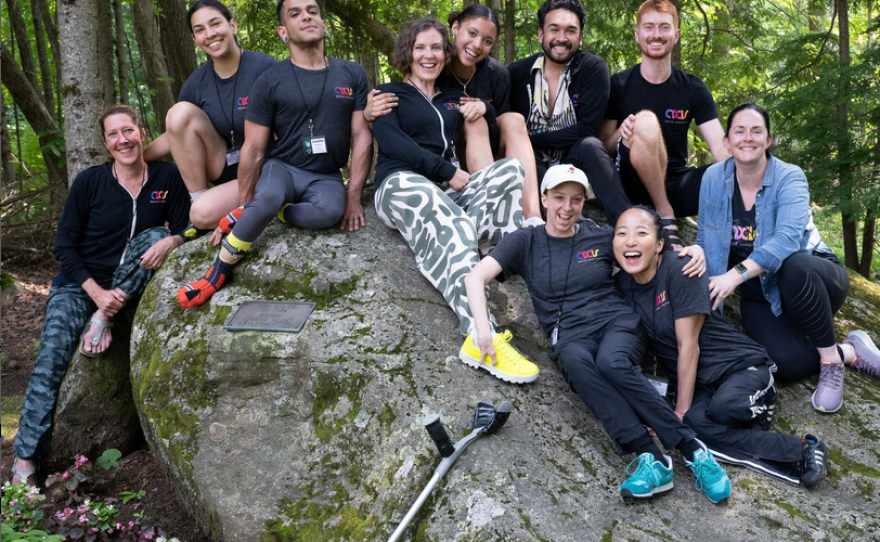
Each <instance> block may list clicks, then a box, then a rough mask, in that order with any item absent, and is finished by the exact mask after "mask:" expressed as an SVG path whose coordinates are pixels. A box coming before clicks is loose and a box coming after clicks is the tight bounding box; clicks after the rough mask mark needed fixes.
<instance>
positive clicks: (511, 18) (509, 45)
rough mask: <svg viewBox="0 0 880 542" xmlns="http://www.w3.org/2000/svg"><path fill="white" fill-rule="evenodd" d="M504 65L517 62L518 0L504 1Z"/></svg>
mask: <svg viewBox="0 0 880 542" xmlns="http://www.w3.org/2000/svg"><path fill="white" fill-rule="evenodd" d="M502 24H503V25H504V63H505V64H510V63H511V62H513V61H514V60H516V0H504V21H503V22H502Z"/></svg>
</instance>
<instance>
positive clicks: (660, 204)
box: [623, 110, 675, 218]
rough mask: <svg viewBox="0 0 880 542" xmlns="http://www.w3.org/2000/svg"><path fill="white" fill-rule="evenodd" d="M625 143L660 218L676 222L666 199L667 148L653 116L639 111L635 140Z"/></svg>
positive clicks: (631, 139)
mask: <svg viewBox="0 0 880 542" xmlns="http://www.w3.org/2000/svg"><path fill="white" fill-rule="evenodd" d="M623 143H624V145H626V146H627V147H628V148H629V150H630V152H629V155H630V161H631V162H632V165H633V169H635V170H636V172H637V173H638V174H639V178H640V179H641V180H642V184H644V185H645V189H646V190H647V191H648V195H650V196H651V201H653V202H654V208H655V209H657V213H658V214H659V215H660V218H675V213H674V212H673V210H672V205H670V203H669V199H668V198H667V197H666V162H667V155H666V145H665V144H664V143H663V133H662V132H661V131H660V123H659V122H658V121H657V117H656V116H655V115H654V113H652V112H650V111H647V110H646V111H639V113H638V114H637V115H636V124H635V127H634V129H633V136H632V138H630V139H629V140H624V141H623Z"/></svg>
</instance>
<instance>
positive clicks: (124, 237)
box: [53, 162, 189, 288]
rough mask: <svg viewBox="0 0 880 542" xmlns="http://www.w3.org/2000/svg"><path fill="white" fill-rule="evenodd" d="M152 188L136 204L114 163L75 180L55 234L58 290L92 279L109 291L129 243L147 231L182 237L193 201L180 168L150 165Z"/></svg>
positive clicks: (148, 186) (145, 188)
mask: <svg viewBox="0 0 880 542" xmlns="http://www.w3.org/2000/svg"><path fill="white" fill-rule="evenodd" d="M147 166H148V171H149V173H148V176H147V182H146V183H145V184H144V186H143V187H142V188H141V191H140V193H139V194H138V196H137V198H132V196H131V195H130V194H129V193H128V191H127V190H126V189H125V188H123V187H122V185H120V184H119V181H117V180H116V179H115V178H114V177H113V172H112V170H111V167H112V162H107V163H105V164H101V165H100V166H94V167H90V168H88V169H86V170H84V171H82V172H81V173H80V174H79V175H77V176H76V179H75V180H74V181H73V185H72V186H71V187H70V193H69V194H68V196H67V201H65V203H64V212H63V213H62V214H61V220H60V221H59V222H58V231H57V233H56V234H55V249H54V250H53V252H54V254H55V258H56V259H57V260H58V261H59V262H61V271H60V272H59V274H58V276H57V277H56V278H55V280H54V281H53V284H61V283H65V282H74V283H76V284H80V285H81V284H83V283H84V282H86V281H87V280H88V279H90V278H92V279H94V280H95V282H97V283H98V284H100V285H101V286H102V287H105V288H106V287H107V286H109V284H110V282H111V281H112V279H113V272H114V271H115V270H116V268H117V267H119V264H120V263H122V259H123V257H124V256H125V252H126V249H127V248H128V244H129V242H130V241H131V240H132V239H134V238H135V237H136V236H137V235H138V234H139V233H141V232H142V231H144V230H147V229H150V228H154V227H157V226H165V225H166V222H167V223H168V228H169V230H170V231H171V234H172V235H180V236H181V237H182V236H183V232H184V230H185V229H186V225H187V219H188V217H189V195H188V194H187V192H186V187H185V186H184V184H183V179H182V178H181V177H180V173H179V172H178V171H177V166H176V165H174V164H172V163H170V162H152V163H148V164H147Z"/></svg>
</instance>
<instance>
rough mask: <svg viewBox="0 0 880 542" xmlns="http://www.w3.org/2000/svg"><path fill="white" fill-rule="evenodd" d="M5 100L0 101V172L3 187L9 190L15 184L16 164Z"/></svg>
mask: <svg viewBox="0 0 880 542" xmlns="http://www.w3.org/2000/svg"><path fill="white" fill-rule="evenodd" d="M4 102H5V100H3V101H0V174H2V175H3V187H4V188H5V189H6V190H7V191H8V190H9V189H10V188H11V187H13V186H15V166H14V165H13V164H12V145H10V144H9V129H8V128H7V127H6V104H5V103H4ZM3 195H4V196H5V195H6V194H5V193H4V194H3Z"/></svg>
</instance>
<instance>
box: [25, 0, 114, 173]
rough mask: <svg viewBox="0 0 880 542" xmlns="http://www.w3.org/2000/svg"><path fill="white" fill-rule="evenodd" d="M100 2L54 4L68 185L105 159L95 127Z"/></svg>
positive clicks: (100, 102)
mask: <svg viewBox="0 0 880 542" xmlns="http://www.w3.org/2000/svg"><path fill="white" fill-rule="evenodd" d="M100 1H102V0H59V1H58V12H57V13H58V34H59V38H60V40H61V41H62V42H64V49H62V51H61V68H62V70H63V74H64V78H63V80H62V88H63V89H64V113H65V115H64V124H65V137H66V140H67V173H68V175H67V178H68V182H69V183H72V182H73V179H74V177H75V176H76V174H77V173H79V172H80V171H82V170H83V169H85V168H87V167H89V166H92V165H95V164H96V163H97V162H99V161H100V160H101V158H102V157H103V156H105V153H104V146H103V145H102V144H101V131H100V130H99V129H98V127H97V124H96V123H97V121H98V117H99V116H100V115H101V111H102V110H103V109H104V86H103V82H102V81H101V80H100V74H101V67H100V54H101V53H102V51H99V49H98V44H99V43H100V38H99V37H98V34H99V33H100V32H101V31H102V30H103V29H101V28H99V27H98V25H96V24H94V21H97V20H99V19H98V2H100ZM104 53H105V54H106V52H104ZM32 125H33V123H32ZM35 131H36V128H35Z"/></svg>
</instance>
